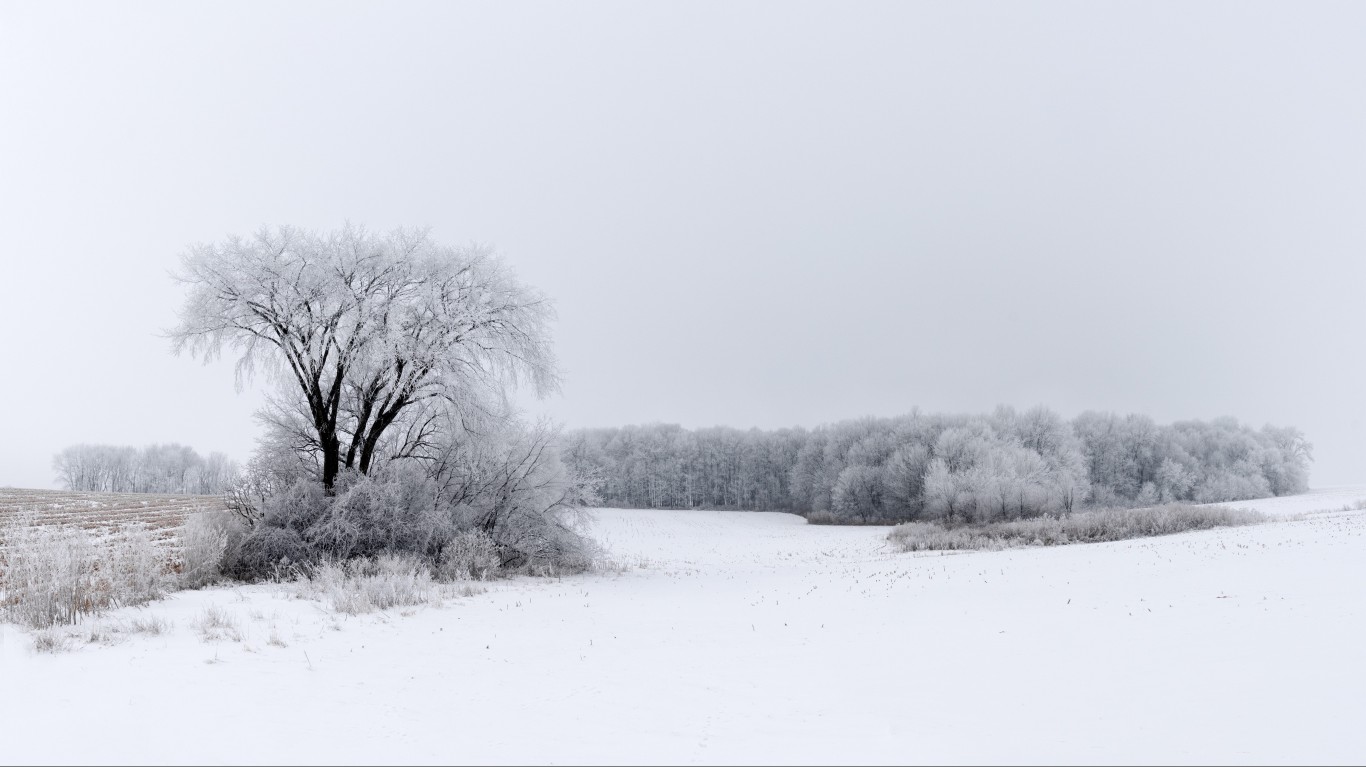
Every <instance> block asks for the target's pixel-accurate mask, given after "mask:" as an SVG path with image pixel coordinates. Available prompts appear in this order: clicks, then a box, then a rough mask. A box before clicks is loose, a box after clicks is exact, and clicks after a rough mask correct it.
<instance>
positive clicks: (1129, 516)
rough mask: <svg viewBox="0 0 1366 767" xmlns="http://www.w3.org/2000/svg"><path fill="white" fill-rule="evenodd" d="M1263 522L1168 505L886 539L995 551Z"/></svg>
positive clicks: (921, 528)
mask: <svg viewBox="0 0 1366 767" xmlns="http://www.w3.org/2000/svg"><path fill="white" fill-rule="evenodd" d="M1264 521H1266V516H1265V515H1264V514H1261V513H1259V512H1255V511H1249V510H1246V509H1228V508H1223V507H1220V506H1185V505H1170V506H1155V507H1151V508H1143V509H1102V510H1096V511H1084V512H1077V513H1074V514H1069V515H1065V516H1061V517H1038V518H1034V519H1024V520H1015V521H1011V522H994V523H989V524H976V525H974V524H966V525H944V524H940V523H937V522H909V523H907V524H904V525H897V526H896V527H895V528H893V529H892V531H891V533H889V534H888V536H887V537H888V539H889V540H890V541H892V543H894V544H896V545H898V546H900V547H901V549H902V550H903V551H953V550H963V549H986V550H995V549H1005V548H1016V547H1022V546H1058V545H1063V544H1068V543H1099V542H1104V541H1119V540H1127V539H1130V538H1144V537H1150V536H1155V535H1170V534H1173V533H1184V532H1189V531H1192V530H1208V529H1211V528H1215V527H1233V526H1239V525H1250V524H1256V523H1258V522H1264Z"/></svg>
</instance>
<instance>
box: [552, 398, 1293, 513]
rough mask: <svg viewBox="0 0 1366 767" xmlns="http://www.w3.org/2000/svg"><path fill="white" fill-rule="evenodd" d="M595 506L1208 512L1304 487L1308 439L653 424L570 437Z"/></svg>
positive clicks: (960, 419) (1229, 422)
mask: <svg viewBox="0 0 1366 767" xmlns="http://www.w3.org/2000/svg"><path fill="white" fill-rule="evenodd" d="M562 450H563V455H564V460H565V461H566V463H567V464H568V465H569V466H570V467H571V468H572V469H573V470H575V471H577V472H580V473H583V474H586V475H590V476H593V477H594V478H595V481H596V487H597V491H598V494H599V496H600V498H601V499H602V502H603V503H605V504H607V505H610V506H624V507H640V508H699V507H702V508H729V509H753V510H790V511H797V512H801V513H807V514H816V515H819V516H823V517H827V518H831V519H832V520H833V521H842V522H873V521H893V520H908V519H949V520H954V519H973V520H994V519H1014V518H1021V517H1028V516H1035V515H1039V514H1043V513H1058V512H1067V511H1071V510H1073V509H1075V508H1077V507H1078V506H1082V505H1095V506H1116V505H1118V506H1133V505H1145V504H1151V503H1160V502H1169V501H1193V502H1201V503H1204V502H1213V501H1227V500H1241V499H1246V498H1256V497H1265V496H1270V495H1283V494H1287V493H1295V492H1301V491H1303V490H1304V489H1306V487H1307V483H1308V463H1309V461H1310V445H1309V444H1308V443H1307V442H1306V441H1305V439H1304V437H1303V435H1302V434H1301V433H1300V432H1299V431H1297V430H1295V429H1293V428H1277V427H1272V426H1267V427H1264V428H1262V429H1260V430H1257V429H1253V428H1251V427H1248V426H1245V425H1242V424H1240V423H1238V422H1237V421H1236V420H1234V419H1232V418H1221V419H1216V420H1213V421H1208V422H1206V421H1183V422H1179V423H1175V424H1171V425H1158V424H1156V423H1154V422H1153V421H1152V419H1150V418H1147V417H1145V416H1141V415H1128V416H1119V415H1115V414H1111V413H1095V412H1087V413H1083V414H1082V415H1080V416H1078V417H1077V418H1076V419H1074V420H1073V421H1071V422H1068V421H1067V420H1065V419H1063V418H1062V417H1061V416H1059V415H1058V414H1057V413H1054V412H1053V411H1051V410H1048V409H1047V408H1043V407H1038V408H1034V409H1031V410H1029V411H1027V412H1024V413H1019V412H1017V411H1015V410H1014V409H1012V408H1006V407H1002V408H997V410H996V411H995V412H994V413H992V414H991V415H989V416H966V415H927V414H922V413H919V412H913V413H911V414H909V415H905V416H899V417H895V418H863V419H858V420H851V421H843V422H840V423H836V424H832V425H827V426H820V427H817V428H815V429H811V430H807V429H800V428H798V429H780V430H776V431H761V430H759V429H751V430H749V431H742V430H738V429H730V428H711V429H698V430H687V429H683V428H681V427H679V426H677V425H669V424H651V425H646V426H627V427H624V428H601V429H581V430H577V431H574V432H571V433H569V434H567V435H566V437H565V441H564V444H563V448H562Z"/></svg>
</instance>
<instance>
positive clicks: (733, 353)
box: [0, 1, 1366, 487]
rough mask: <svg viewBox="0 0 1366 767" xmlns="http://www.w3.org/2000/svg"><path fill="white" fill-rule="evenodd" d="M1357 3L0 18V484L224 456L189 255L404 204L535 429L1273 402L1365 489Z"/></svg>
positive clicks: (401, 8) (229, 422) (1174, 412)
mask: <svg viewBox="0 0 1366 767" xmlns="http://www.w3.org/2000/svg"><path fill="white" fill-rule="evenodd" d="M1363 41H1366V4H1361V3H1341V4H1329V3H1317V4H1314V3H1304V2H1294V3H1290V2H1286V3H1279V4H1264V3H1253V2H1227V3H1216V2H1207V3H1185V2H1182V3H1171V4H1163V3H1154V2H1145V3H1134V4H1124V3H1089V2H1086V3H1020V2H1009V3H1007V2H1000V3H983V4H976V3H967V2H952V3H910V2H897V3H887V4H874V3H848V2H830V3H821V4H811V3H796V2H775V3H735V2H723V3H711V4H709V3H701V2H688V3H674V4H665V3H639V2H623V3H611V4H608V3H586V2H574V3H545V4H525V3H512V2H498V3H483V4H456V3H437V4H430V5H424V4H396V3H382V4H381V3H375V4H367V5H361V4H346V3H339V2H326V3H245V2H236V1H234V2H230V3H212V4H210V3H184V2H176V3H127V2H121V3H88V4H76V5H71V4H63V3H54V2H42V3H15V2H0V225H2V226H0V236H2V237H3V243H4V244H3V246H0V287H2V288H3V291H0V293H2V295H0V486H4V485H12V486H19V487H46V486H52V485H53V482H54V480H53V476H52V471H51V468H50V464H51V456H52V454H53V453H55V452H56V451H58V450H59V449H61V448H62V447H63V446H65V445H68V444H73V443H77V442H109V443H119V444H133V445H143V444H147V443H151V442H170V441H177V442H182V443H185V444H190V445H193V446H194V447H195V448H196V449H198V450H200V451H201V452H208V451H212V450H219V451H224V452H227V453H229V454H230V455H232V456H234V457H236V458H239V459H245V458H246V457H248V455H249V454H250V451H251V448H252V445H253V441H254V439H255V436H256V434H257V425H256V424H255V422H254V421H253V420H252V418H251V414H252V412H253V410H254V409H255V408H256V407H257V406H258V405H259V403H260V392H259V386H258V387H257V389H248V390H247V391H246V392H244V393H242V394H238V393H236V392H235V390H234V386H233V377H232V373H231V369H230V366H229V365H228V364H227V363H224V364H219V365H214V366H209V367H204V366H202V365H200V364H199V363H198V362H195V361H193V360H191V359H189V358H176V357H174V356H172V355H171V353H170V350H169V345H168V343H167V341H166V340H165V339H164V338H161V337H160V336H159V332H160V331H161V330H162V329H164V328H167V327H170V326H171V325H172V324H173V323H174V321H175V312H176V309H177V307H178V305H179V301H180V289H179V287H178V286H176V285H175V284H174V283H173V282H172V281H171V280H170V279H169V278H168V276H167V273H168V271H169V270H171V269H173V268H174V267H175V265H176V262H177V257H178V255H179V254H180V253H181V252H182V250H183V249H184V248H185V246H186V245H188V244H189V243H191V242H196V241H210V240H217V239H221V238H222V237H223V236H224V235H225V234H227V233H233V232H235V233H244V234H245V233H248V232H250V231H251V230H253V229H255V228H257V227H258V226H259V225H261V224H264V223H270V224H278V223H291V224H296V225H301V226H306V227H314V228H322V229H327V228H332V227H335V226H338V225H340V224H341V223H342V222H343V221H344V220H346V219H350V220H351V221H354V222H357V223H364V224H366V225H368V226H370V227H374V228H381V229H384V228H389V227H392V226H395V225H429V226H431V227H433V229H434V233H435V235H436V236H437V237H438V238H439V239H442V240H445V241H449V242H456V243H460V242H470V241H479V242H485V243H491V244H493V245H495V246H496V247H497V248H498V249H499V250H500V251H501V252H502V253H503V254H504V255H505V256H506V257H507V258H508V260H509V261H510V262H511V263H512V264H513V265H514V267H515V268H516V269H517V271H518V272H519V274H520V275H521V276H522V277H523V278H524V279H525V280H526V281H527V282H529V283H531V284H532V285H535V286H537V287H539V288H541V289H543V290H545V291H546V292H548V293H549V294H551V295H552V296H553V297H554V298H555V299H556V300H557V303H558V307H559V311H560V320H559V323H558V325H557V349H558V352H559V354H560V357H561V360H562V363H563V367H564V370H565V373H566V385H565V387H564V391H563V394H562V395H560V396H557V397H555V398H553V399H551V400H548V401H544V402H541V403H538V404H537V405H536V409H537V410H539V411H541V412H546V413H549V414H550V415H552V416H554V417H555V418H557V419H559V420H561V421H562V422H564V423H566V424H567V425H569V426H598V425H600V426H607V425H622V424H627V423H639V422H648V421H667V422H678V423H682V424H683V425H685V426H690V427H696V426H708V425H714V424H728V425H733V426H741V427H749V426H760V427H766V428H768V427H778V426H790V425H806V426H813V425H816V424H819V423H823V422H829V421H834V420H838V419H843V418H850V417H856V416H860V415H869V414H872V415H894V414H897V413H902V412H906V411H908V410H910V408H911V407H913V406H917V405H918V406H920V407H921V408H922V409H925V410H930V411H988V410H990V409H991V408H992V407H994V406H995V405H997V404H998V403H1008V404H1014V405H1016V406H1018V407H1022V408H1023V407H1028V406H1031V405H1034V404H1038V403H1044V404H1048V405H1050V406H1052V407H1054V408H1055V409H1057V410H1059V411H1060V412H1062V413H1063V414H1065V415H1068V416H1072V415H1075V414H1077V413H1079V412H1081V411H1082V410H1086V409H1093V408H1094V409H1106V410H1116V411H1121V412H1128V411H1137V412H1143V413H1147V414H1149V415H1151V416H1153V417H1154V418H1156V419H1158V420H1160V421H1164V422H1165V421H1171V420H1175V419H1184V418H1210V417H1214V416H1219V415H1225V414H1227V415H1234V416H1237V417H1238V418H1239V419H1241V420H1244V421H1249V422H1252V423H1253V424H1255V425H1260V424H1262V423H1265V422H1274V423H1277V424H1291V425H1297V426H1299V427H1300V428H1302V429H1304V430H1305V431H1306V433H1307V434H1308V436H1309V438H1310V439H1311V440H1312V441H1313V442H1314V443H1315V445H1316V453H1317V458H1318V460H1317V463H1316V465H1315V467H1314V470H1313V474H1312V477H1311V482H1312V484H1314V485H1316V486H1322V485H1328V484H1337V483H1347V482H1363V481H1366V247H1364V246H1366V215H1364V213H1366V44H1363Z"/></svg>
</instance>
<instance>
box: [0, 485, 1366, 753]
mask: <svg viewBox="0 0 1366 767" xmlns="http://www.w3.org/2000/svg"><path fill="white" fill-rule="evenodd" d="M1360 500H1366V487H1356V488H1338V489H1333V490H1330V491H1323V492H1320V493H1317V494H1311V495H1306V496H1300V497H1298V498H1295V499H1276V500H1271V501H1265V502H1244V503H1239V504H1233V505H1237V506H1243V507H1253V508H1263V509H1265V510H1267V511H1269V512H1270V513H1273V514H1276V515H1279V516H1285V515H1295V516H1294V517H1292V518H1289V519H1285V520H1279V521H1275V522H1272V523H1269V524H1266V525H1261V526H1257V527H1252V528H1242V529H1229V530H1219V531H1209V532H1202V533H1191V534H1185V535H1179V536H1172V537H1168V538H1159V539H1147V540H1142V541H1132V542H1122V543H1116V544H1095V545H1085V546H1070V547H1062V548H1053V549H1029V550H1016V551H1004V552H980V553H967V554H956V555H948V556H944V555H937V554H930V555H923V554H921V555H910V554H902V553H897V552H894V551H893V550H891V549H890V547H889V546H888V545H887V544H886V542H885V540H884V536H885V534H886V528H839V527H815V526H808V525H806V524H805V523H804V522H803V520H801V519H800V518H798V517H794V516H791V515H786V514H769V513H726V512H660V511H599V512H596V514H597V521H596V523H595V524H594V529H595V530H596V532H597V535H598V537H599V538H600V540H602V541H603V543H605V544H606V545H607V547H608V548H609V549H610V550H611V551H612V552H613V555H614V556H615V557H616V558H617V559H618V560H619V561H621V562H624V563H629V564H630V565H631V568H630V569H628V570H626V571H625V572H623V573H619V574H605V575H594V576H586V577H574V578H565V579H563V580H518V581H512V582H499V583H493V584H489V586H488V587H489V590H488V592H487V593H485V594H482V595H478V596H473V597H466V598H462V599H458V600H453V601H451V602H449V603H447V605H446V606H445V607H440V608H421V609H417V610H415V611H404V612H399V611H395V612H392V613H389V614H375V615H369V616H363V617H359V618H346V617H344V616H336V615H332V614H330V613H329V612H328V611H327V610H326V609H325V608H323V607H322V606H321V605H319V604H318V603H316V602H311V601H307V600H301V599H297V598H293V597H292V596H291V595H290V594H289V593H288V591H287V590H285V589H282V588H281V587H272V586H254V587H242V588H222V589H210V590H206V591H201V592H192V593H182V594H178V595H176V596H175V597H173V598H171V599H168V600H165V601H163V602H159V603H156V604H154V605H152V606H151V607H150V608H147V609H144V610H138V611H125V612H123V613H116V614H114V615H111V616H109V617H108V618H106V619H104V622H105V623H115V622H118V621H121V620H122V621H127V620H130V619H131V618H133V617H139V616H146V615H149V614H154V615H159V616H162V617H164V618H166V619H167V620H169V621H170V622H172V623H173V628H172V629H171V631H169V632H168V633H167V634H164V635H162V636H159V637H146V636H137V637H133V638H131V639H129V640H127V641H125V642H123V643H121V644H118V645H115V646H104V645H100V644H91V645H86V646H84V647H81V648H80V649H78V650H76V651H74V652H70V653H66V654H62V655H41V654H36V653H34V652H33V650H32V649H31V648H32V639H31V637H30V635H28V634H27V633H24V632H21V631H19V630H17V629H15V628H14V627H12V626H11V627H5V628H4V629H3V632H4V633H3V647H0V762H3V763H35V762H37V763H52V762H117V763H131V762H138V763H146V762H150V763H164V762H310V763H319V762H322V763H338V762H340V763H351V762H404V763H411V762H476V763H489V762H495V763H528V762H530V763H582V762H611V763H627V762H631V763H634V762H644V763H654V762H670V763H734V762H797V763H823V762H840V763H850V762H854V763H868V762H891V763H914V762H1015V763H1018V762H1069V763H1080V762H1088V763H1089V762H1093V761H1100V762H1125V763H1129V762H1238V763H1249V762H1250V763H1264V762H1311V763H1312V762H1318V763H1323V762H1347V763H1361V762H1362V761H1363V760H1366V731H1364V730H1363V728H1362V727H1361V724H1362V722H1366V696H1363V692H1366V655H1363V653H1362V651H1361V648H1362V647H1363V642H1366V577H1363V576H1366V511H1355V510H1353V511H1341V509H1342V507H1344V506H1348V507H1350V506H1353V505H1354V504H1355V503H1356V502H1357V501H1360ZM1310 512H1324V513H1310ZM210 605H216V606H219V607H221V608H222V609H223V610H225V611H226V612H228V613H229V614H230V615H232V616H233V617H234V619H235V620H236V621H237V622H238V624H239V626H240V629H241V633H242V636H243V638H242V641H232V640H227V639H225V640H220V641H215V642H206V641H204V640H203V639H202V638H201V637H200V636H199V634H198V633H196V632H195V630H194V629H193V628H192V626H193V624H194V622H195V620H196V618H197V617H199V616H200V615H202V614H203V611H204V609H205V608H206V607H207V606H210ZM405 612H410V614H405ZM272 632H274V633H275V634H276V635H278V636H279V638H280V639H282V640H283V641H284V643H285V644H287V645H288V646H287V647H279V646H275V645H271V644H268V643H267V640H268V638H269V637H270V635H271V633H272Z"/></svg>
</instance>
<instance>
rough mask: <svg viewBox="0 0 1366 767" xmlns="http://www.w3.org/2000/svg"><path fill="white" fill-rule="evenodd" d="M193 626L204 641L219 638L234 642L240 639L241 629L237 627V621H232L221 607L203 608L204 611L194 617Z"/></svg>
mask: <svg viewBox="0 0 1366 767" xmlns="http://www.w3.org/2000/svg"><path fill="white" fill-rule="evenodd" d="M194 627H195V630H197V631H198V632H199V635H200V636H201V637H203V638H204V641H205V642H213V641H217V640H220V639H230V640H232V641H234V642H240V641H242V631H241V630H240V629H239V628H238V627H237V621H234V620H233V619H232V617H231V616H230V615H228V613H227V611H226V610H224V609H223V608H221V607H217V606H209V607H206V608H204V611H203V612H201V613H200V614H199V617H198V618H196V619H195V622H194Z"/></svg>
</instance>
